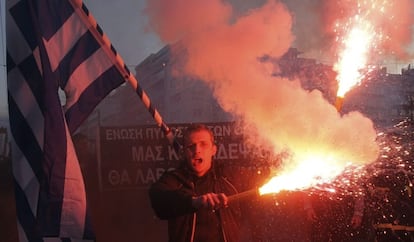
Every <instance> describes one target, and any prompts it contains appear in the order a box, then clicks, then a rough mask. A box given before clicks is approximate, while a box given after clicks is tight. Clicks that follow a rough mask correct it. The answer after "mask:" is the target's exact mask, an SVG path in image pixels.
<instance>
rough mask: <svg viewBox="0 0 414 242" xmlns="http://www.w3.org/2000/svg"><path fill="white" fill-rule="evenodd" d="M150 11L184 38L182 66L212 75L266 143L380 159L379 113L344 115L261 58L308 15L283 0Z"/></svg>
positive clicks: (167, 1)
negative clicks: (240, 7) (239, 7)
mask: <svg viewBox="0 0 414 242" xmlns="http://www.w3.org/2000/svg"><path fill="white" fill-rule="evenodd" d="M232 2H233V3H234V2H235V1H232ZM299 2H301V1H299ZM317 4H322V3H319V2H318V3H317ZM316 9H317V8H316V5H315V6H314V8H313V10H314V11H317V10H316ZM146 11H147V14H148V16H149V19H150V21H149V25H150V26H151V28H152V29H153V30H154V31H156V32H157V33H158V34H159V36H160V37H161V38H162V40H163V41H165V42H166V43H175V42H176V41H180V46H181V47H183V48H184V49H185V53H186V57H187V58H186V61H185V63H184V67H183V69H182V70H180V71H183V72H184V73H185V74H186V75H190V76H193V77H196V78H199V79H201V80H203V81H205V82H207V83H208V85H209V86H210V87H211V88H212V90H213V92H214V95H215V97H216V98H217V100H218V102H219V104H220V105H221V106H222V108H223V109H224V110H226V111H228V112H231V113H233V114H235V115H236V116H237V117H238V118H240V119H241V120H243V123H244V124H245V127H246V128H247V127H249V131H248V132H246V134H248V135H250V137H251V138H253V137H254V138H255V142H256V144H259V146H260V144H263V146H265V147H268V146H271V148H272V149H273V151H274V152H281V151H285V150H289V152H291V153H293V154H294V155H295V156H298V157H302V156H306V155H308V154H309V155H312V154H313V153H318V154H323V155H324V156H327V157H331V158H333V159H336V160H338V161H341V162H344V163H345V162H348V161H352V162H354V163H366V162H372V161H374V160H375V159H376V158H377V156H378V152H379V150H378V146H377V144H376V143H375V139H376V131H375V129H374V127H373V123H372V121H371V120H369V119H368V118H366V117H364V116H363V115H362V114H361V113H359V112H351V113H348V114H345V115H342V116H341V115H340V114H339V113H338V112H337V110H336V108H335V107H334V106H333V105H332V104H330V103H329V102H328V101H327V100H325V99H324V98H323V96H322V94H321V92H319V91H318V90H314V91H307V90H304V89H303V88H302V87H301V85H300V82H299V80H287V79H284V78H280V77H275V76H272V75H271V74H272V71H273V70H274V68H275V67H274V66H273V65H271V64H270V63H269V62H263V61H259V58H260V57H263V56H270V57H272V58H276V59H277V58H279V57H281V56H282V55H283V54H284V53H286V51H287V50H288V49H289V47H291V46H292V44H293V43H294V42H295V36H294V34H293V31H292V29H293V24H294V23H295V19H298V18H299V17H300V16H297V15H294V14H292V12H291V10H290V9H289V8H288V6H286V5H285V4H283V3H282V2H279V1H272V0H269V1H267V2H265V3H264V4H262V5H259V6H256V7H255V8H250V9H248V10H247V11H244V12H243V13H242V14H240V12H238V14H237V15H236V14H234V13H233V11H234V10H233V7H232V5H231V4H230V3H226V2H223V1H220V0H209V1H201V0H200V1H186V0H151V1H148V5H147V9H146ZM318 29H319V30H320V31H322V30H323V28H321V26H319V28H318ZM181 54H182V52H181Z"/></svg>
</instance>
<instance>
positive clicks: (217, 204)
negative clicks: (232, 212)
mask: <svg viewBox="0 0 414 242" xmlns="http://www.w3.org/2000/svg"><path fill="white" fill-rule="evenodd" d="M227 203H228V198H227V196H226V195H225V194H224V193H206V194H204V195H201V196H198V197H193V200H192V205H193V207H194V208H196V209H200V208H206V209H211V210H217V209H220V208H224V207H227Z"/></svg>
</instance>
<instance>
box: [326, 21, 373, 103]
mask: <svg viewBox="0 0 414 242" xmlns="http://www.w3.org/2000/svg"><path fill="white" fill-rule="evenodd" d="M374 37H375V31H374V29H373V27H372V25H371V24H370V23H369V22H367V21H365V20H363V19H359V17H358V16H357V17H356V23H355V25H354V27H353V28H352V29H351V30H350V31H349V33H348V34H347V36H346V37H345V39H344V45H345V49H344V50H343V51H342V53H340V58H339V61H338V62H337V63H336V64H335V65H334V70H335V71H337V72H338V75H337V77H336V78H337V81H338V91H337V96H338V97H344V96H345V94H346V93H347V92H348V91H349V90H350V89H351V88H353V87H354V86H356V85H358V84H360V82H361V80H362V78H363V77H364V74H363V73H362V72H361V71H362V70H363V69H364V68H365V67H366V65H367V56H368V53H369V50H370V45H371V43H372V41H373V40H374Z"/></svg>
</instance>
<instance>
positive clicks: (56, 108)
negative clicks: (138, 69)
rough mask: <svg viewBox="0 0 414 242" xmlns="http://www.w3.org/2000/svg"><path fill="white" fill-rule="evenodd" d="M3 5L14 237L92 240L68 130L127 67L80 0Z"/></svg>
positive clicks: (37, 0) (119, 80)
mask: <svg viewBox="0 0 414 242" xmlns="http://www.w3.org/2000/svg"><path fill="white" fill-rule="evenodd" d="M6 7H7V11H6V33H7V88H8V97H9V99H8V102H9V117H10V128H11V133H12V138H13V141H12V167H13V176H14V183H15V195H16V206H17V217H18V232H19V239H20V241H73V240H76V241H80V240H94V239H95V236H94V233H93V231H92V229H91V225H90V222H89V219H88V216H87V214H88V213H87V209H86V207H87V206H86V196H85V187H84V183H83V179H82V174H81V170H80V166H79V162H78V159H77V157H76V154H75V151H74V148H73V143H72V139H71V135H72V134H73V133H74V131H75V130H76V129H77V128H78V127H79V125H80V124H81V123H82V122H83V120H85V119H86V118H87V116H88V115H89V114H90V113H91V111H92V110H93V109H94V108H95V106H96V105H97V104H98V103H99V102H100V101H101V100H102V99H103V98H104V97H105V96H106V95H107V94H108V93H109V92H110V91H111V90H113V89H115V88H117V87H118V86H119V85H120V84H122V83H123V82H124V80H125V79H124V78H126V74H125V73H127V74H129V71H128V70H126V69H123V70H122V69H121V68H125V65H124V64H123V62H122V60H120V58H119V56H118V55H117V54H116V52H115V51H114V49H113V48H112V45H111V44H110V43H109V41H108V39H107V38H106V36H105V35H104V34H103V33H102V31H101V29H100V28H99V26H98V25H97V24H96V21H95V20H94V19H93V17H92V16H91V15H90V14H89V12H88V10H87V8H86V7H85V6H84V5H83V3H82V1H81V0H7V2H6ZM120 67H121V68H120ZM59 89H62V90H64V93H65V95H66V98H65V99H66V100H65V103H64V104H61V101H60V97H59Z"/></svg>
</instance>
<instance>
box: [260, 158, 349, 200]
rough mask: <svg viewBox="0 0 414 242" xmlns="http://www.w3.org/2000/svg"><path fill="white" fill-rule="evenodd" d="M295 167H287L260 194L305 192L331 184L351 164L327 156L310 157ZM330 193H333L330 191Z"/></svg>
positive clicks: (303, 159)
mask: <svg viewBox="0 0 414 242" xmlns="http://www.w3.org/2000/svg"><path fill="white" fill-rule="evenodd" d="M293 163H294V164H295V165H293V166H291V167H285V169H283V171H282V172H281V173H280V174H278V175H276V176H274V177H273V178H271V179H270V181H269V182H267V183H266V184H264V185H263V186H262V187H260V188H259V194H260V195H264V194H269V193H278V192H280V191H282V190H283V191H294V190H304V189H307V188H310V187H317V186H318V185H321V184H325V183H329V182H331V181H332V180H333V179H334V178H336V177H337V176H338V175H340V174H341V173H342V172H343V171H344V169H345V168H346V166H348V165H350V163H349V162H344V161H339V162H338V160H337V159H336V158H334V157H332V156H327V155H317V154H315V155H309V156H308V157H306V158H302V159H301V160H300V162H293ZM330 192H333V191H332V190H330Z"/></svg>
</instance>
